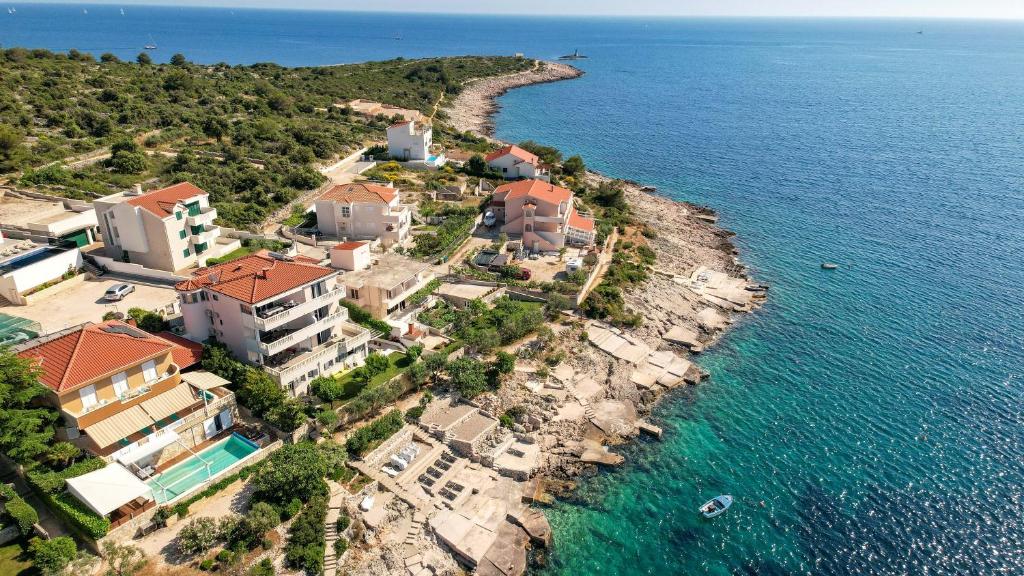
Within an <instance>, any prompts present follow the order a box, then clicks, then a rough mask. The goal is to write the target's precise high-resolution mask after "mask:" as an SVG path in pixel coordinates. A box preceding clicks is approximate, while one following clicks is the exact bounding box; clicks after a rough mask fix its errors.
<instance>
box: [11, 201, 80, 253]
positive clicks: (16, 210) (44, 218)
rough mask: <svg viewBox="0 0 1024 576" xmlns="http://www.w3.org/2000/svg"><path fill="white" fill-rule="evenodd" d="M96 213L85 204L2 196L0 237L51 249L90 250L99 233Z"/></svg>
mask: <svg viewBox="0 0 1024 576" xmlns="http://www.w3.org/2000/svg"><path fill="white" fill-rule="evenodd" d="M96 226H97V222H96V211H95V210H94V209H93V207H92V203H90V202H86V201H83V200H71V199H64V200H53V199H38V198H35V197H27V196H21V195H15V194H12V193H7V194H4V195H2V196H0V233H2V234H3V235H4V237H6V238H14V239H19V240H32V241H34V242H38V243H40V244H50V245H51V246H71V245H72V244H73V245H75V246H78V247H79V248H82V247H85V246H88V245H89V244H92V243H93V242H94V241H95V240H96V236H97V235H98V233H99V230H98V229H97V227H96Z"/></svg>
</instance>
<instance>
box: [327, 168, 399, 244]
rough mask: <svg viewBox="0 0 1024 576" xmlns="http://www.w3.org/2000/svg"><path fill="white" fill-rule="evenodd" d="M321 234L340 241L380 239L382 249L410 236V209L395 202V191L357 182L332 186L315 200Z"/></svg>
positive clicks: (385, 187)
mask: <svg viewBox="0 0 1024 576" xmlns="http://www.w3.org/2000/svg"><path fill="white" fill-rule="evenodd" d="M315 209H316V223H317V228H319V230H320V233H321V234H323V235H325V236H327V237H332V238H338V239H342V240H376V239H378V238H379V239H380V241H381V244H383V245H384V247H385V248H389V247H391V246H393V245H395V244H400V243H402V242H404V241H405V239H406V238H408V237H409V234H410V229H411V227H412V210H411V209H410V208H409V207H408V206H405V205H402V204H399V203H398V189H396V188H394V187H391V186H382V185H380V184H370V183H366V182H356V183H352V184H339V185H337V186H333V187H332V188H330V189H329V190H327V191H326V192H324V193H323V194H322V195H321V196H320V197H319V198H317V199H316V203H315Z"/></svg>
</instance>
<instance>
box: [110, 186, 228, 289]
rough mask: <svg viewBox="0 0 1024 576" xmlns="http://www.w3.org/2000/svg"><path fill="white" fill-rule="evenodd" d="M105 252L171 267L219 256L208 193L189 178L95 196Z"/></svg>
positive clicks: (153, 265)
mask: <svg viewBox="0 0 1024 576" xmlns="http://www.w3.org/2000/svg"><path fill="white" fill-rule="evenodd" d="M93 206H95V208H96V217H97V219H98V220H99V223H100V230H101V232H102V234H103V242H104V244H105V245H106V254H107V256H109V257H111V258H114V259H115V260H122V261H126V262H131V263H133V264H140V265H142V266H145V267H146V268H156V269H158V270H167V271H171V272H173V271H175V270H181V269H183V268H188V267H189V266H193V265H195V264H202V263H204V262H206V259H207V258H209V257H211V256H219V255H220V254H219V253H218V245H217V237H218V236H220V227H219V226H216V225H214V223H213V221H214V219H216V218H217V210H216V209H214V208H211V207H210V197H209V195H208V194H207V193H206V192H204V191H203V190H201V189H199V188H197V187H196V186H193V185H192V184H190V183H188V182H182V183H180V184H175V185H174V186H170V187H168V188H163V189H160V190H154V191H153V192H147V193H143V192H142V190H141V187H139V186H136V188H135V189H134V190H132V191H130V192H119V193H117V194H112V195H110V196H105V197H103V198H100V199H99V200H96V201H94V202H93Z"/></svg>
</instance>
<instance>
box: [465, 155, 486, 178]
mask: <svg viewBox="0 0 1024 576" xmlns="http://www.w3.org/2000/svg"><path fill="white" fill-rule="evenodd" d="M466 172H468V173H469V174H470V175H472V176H483V175H484V174H486V173H487V161H486V160H484V157H483V156H481V155H479V154H473V155H472V156H470V157H469V160H468V161H467V162H466Z"/></svg>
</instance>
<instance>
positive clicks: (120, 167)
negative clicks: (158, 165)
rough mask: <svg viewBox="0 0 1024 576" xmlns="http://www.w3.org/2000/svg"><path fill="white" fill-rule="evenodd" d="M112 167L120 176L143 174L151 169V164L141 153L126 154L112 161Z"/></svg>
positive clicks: (115, 157) (117, 155) (118, 155)
mask: <svg viewBox="0 0 1024 576" xmlns="http://www.w3.org/2000/svg"><path fill="white" fill-rule="evenodd" d="M110 167H111V168H112V169H113V170H114V172H117V173H118V174H142V173H143V172H145V171H146V170H147V169H148V168H149V162H148V161H147V160H146V155H145V154H143V153H141V152H124V153H121V154H116V155H114V156H113V157H112V158H111V159H110Z"/></svg>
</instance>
